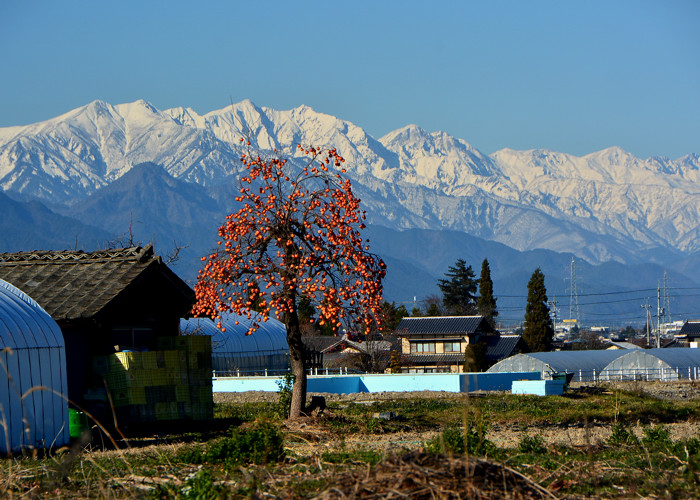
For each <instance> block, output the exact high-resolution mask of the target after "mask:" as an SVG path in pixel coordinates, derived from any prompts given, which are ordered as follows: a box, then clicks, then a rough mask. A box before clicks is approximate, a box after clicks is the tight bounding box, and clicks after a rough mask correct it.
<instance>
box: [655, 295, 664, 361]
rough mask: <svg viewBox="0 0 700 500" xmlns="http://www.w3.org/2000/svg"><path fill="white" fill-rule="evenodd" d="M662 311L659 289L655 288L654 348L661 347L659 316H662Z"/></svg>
mask: <svg viewBox="0 0 700 500" xmlns="http://www.w3.org/2000/svg"><path fill="white" fill-rule="evenodd" d="M663 311H664V310H663V309H662V308H661V287H658V286H657V287H656V347H657V348H659V347H661V315H662V314H663Z"/></svg>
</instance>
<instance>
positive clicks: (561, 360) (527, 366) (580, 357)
mask: <svg viewBox="0 0 700 500" xmlns="http://www.w3.org/2000/svg"><path fill="white" fill-rule="evenodd" d="M628 352H629V351H626V350H624V349H615V350H595V351H552V352H532V353H528V354H516V355H515V356H511V357H510V358H506V359H504V360H503V361H499V362H498V363H496V364H495V365H493V366H492V367H491V368H489V369H488V371H489V372H500V373H502V372H527V371H554V372H567V371H568V372H578V371H579V370H581V371H592V370H596V371H600V370H602V369H603V368H605V367H606V366H607V365H608V363H610V362H611V361H613V360H615V359H617V358H619V357H620V356H623V355H625V354H626V353H628Z"/></svg>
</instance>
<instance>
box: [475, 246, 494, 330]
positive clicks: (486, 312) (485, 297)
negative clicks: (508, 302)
mask: <svg viewBox="0 0 700 500" xmlns="http://www.w3.org/2000/svg"><path fill="white" fill-rule="evenodd" d="M476 309H477V311H478V312H479V314H481V315H482V316H484V317H485V318H486V320H487V321H488V322H489V323H491V324H492V325H493V324H494V323H495V320H494V319H495V318H496V316H498V311H497V310H496V298H495V297H494V296H493V281H491V268H490V267H489V261H488V259H484V261H483V262H482V263H481V276H480V277H479V297H478V298H477V299H476Z"/></svg>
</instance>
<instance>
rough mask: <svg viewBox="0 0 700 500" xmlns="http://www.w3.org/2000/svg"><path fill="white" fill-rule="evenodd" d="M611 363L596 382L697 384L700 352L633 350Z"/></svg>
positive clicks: (686, 350) (679, 349)
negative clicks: (694, 381)
mask: <svg viewBox="0 0 700 500" xmlns="http://www.w3.org/2000/svg"><path fill="white" fill-rule="evenodd" d="M623 352H624V355H623V356H620V357H619V358H617V359H616V360H614V361H612V362H610V363H609V364H608V365H607V366H606V367H605V369H604V370H602V372H601V373H600V376H599V380H683V379H687V380H696V379H697V378H698V377H700V349H696V348H682V347H679V348H670V349H644V350H639V349H635V350H633V351H623Z"/></svg>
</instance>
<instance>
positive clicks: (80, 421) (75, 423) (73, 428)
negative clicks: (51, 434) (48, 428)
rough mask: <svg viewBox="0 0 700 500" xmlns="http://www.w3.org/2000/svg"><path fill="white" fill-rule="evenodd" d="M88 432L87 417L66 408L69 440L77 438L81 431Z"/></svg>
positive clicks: (80, 412)
mask: <svg viewBox="0 0 700 500" xmlns="http://www.w3.org/2000/svg"><path fill="white" fill-rule="evenodd" d="M87 430H90V426H89V425H88V419H87V415H85V414H84V413H83V412H82V411H78V410H74V409H73V408H68V433H69V434H70V437H71V438H79V437H80V436H82V435H83V431H87Z"/></svg>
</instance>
